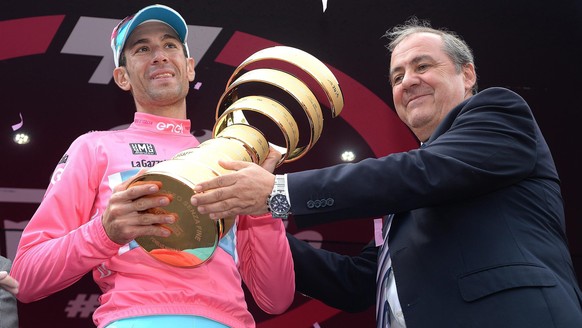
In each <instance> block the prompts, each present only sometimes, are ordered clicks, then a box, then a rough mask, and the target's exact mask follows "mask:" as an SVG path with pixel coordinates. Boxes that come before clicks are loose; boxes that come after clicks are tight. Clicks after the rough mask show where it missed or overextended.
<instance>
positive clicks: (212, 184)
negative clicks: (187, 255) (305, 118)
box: [190, 147, 281, 219]
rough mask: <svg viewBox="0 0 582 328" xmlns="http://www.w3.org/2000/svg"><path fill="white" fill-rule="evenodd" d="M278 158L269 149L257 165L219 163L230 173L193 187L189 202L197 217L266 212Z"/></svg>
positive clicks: (231, 162) (242, 162)
mask: <svg viewBox="0 0 582 328" xmlns="http://www.w3.org/2000/svg"><path fill="white" fill-rule="evenodd" d="M280 159H281V153H279V152H278V151H276V150H275V149H274V148H273V147H271V148H270V151H269V155H268V156H267V158H266V159H265V161H264V162H263V163H262V165H261V166H259V165H257V164H254V163H249V162H244V161H222V160H221V161H219V164H220V165H221V166H222V167H224V168H225V169H227V170H232V171H235V172H233V173H229V174H225V175H221V176H218V177H216V178H213V179H210V180H207V181H202V182H199V183H197V184H196V186H195V187H194V191H195V192H196V193H195V194H194V196H192V198H191V199H190V202H191V203H192V205H193V206H196V207H197V208H198V211H199V212H200V213H201V214H208V215H209V216H210V218H212V219H219V218H224V217H230V216H233V215H240V214H248V215H262V214H265V213H267V211H268V208H267V198H268V197H269V195H270V194H271V191H272V190H273V185H274V184H275V175H274V174H273V173H271V172H273V171H274V170H275V168H276V166H277V163H279V160H280Z"/></svg>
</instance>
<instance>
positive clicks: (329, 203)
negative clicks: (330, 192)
mask: <svg viewBox="0 0 582 328" xmlns="http://www.w3.org/2000/svg"><path fill="white" fill-rule="evenodd" d="M325 203H326V204H327V206H333V198H328V199H327V200H326V201H325Z"/></svg>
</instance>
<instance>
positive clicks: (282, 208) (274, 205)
mask: <svg viewBox="0 0 582 328" xmlns="http://www.w3.org/2000/svg"><path fill="white" fill-rule="evenodd" d="M269 208H270V209H271V213H273V214H286V213H288V212H289V202H288V201H287V197H285V195H283V194H276V195H274V196H273V197H271V199H270V201H269Z"/></svg>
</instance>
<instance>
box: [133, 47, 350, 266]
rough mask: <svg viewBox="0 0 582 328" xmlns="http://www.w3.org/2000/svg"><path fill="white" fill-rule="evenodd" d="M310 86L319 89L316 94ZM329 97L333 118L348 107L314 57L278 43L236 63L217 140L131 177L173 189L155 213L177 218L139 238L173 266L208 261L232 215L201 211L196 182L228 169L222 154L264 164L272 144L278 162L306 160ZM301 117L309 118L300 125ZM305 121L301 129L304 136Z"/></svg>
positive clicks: (162, 191) (224, 98)
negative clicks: (194, 201) (161, 231)
mask: <svg viewBox="0 0 582 328" xmlns="http://www.w3.org/2000/svg"><path fill="white" fill-rule="evenodd" d="M289 71H291V72H289ZM306 80H307V81H306ZM313 89H315V90H316V91H319V93H318V95H317V96H316V94H314V93H313V92H312V90H313ZM326 101H327V102H329V108H330V109H331V113H332V117H336V116H337V115H339V113H340V112H341V110H342V108H343V106H344V101H343V95H342V92H341V89H340V86H339V83H338V81H337V79H336V78H335V76H334V75H333V73H332V72H331V71H330V70H329V68H328V67H327V66H326V65H325V64H323V63H322V62H321V61H319V60H318V59H317V58H315V57H314V56H312V55H310V54H308V53H306V52H304V51H302V50H299V49H296V48H292V47H287V46H275V47H271V48H266V49H263V50H260V51H258V52H256V53H254V54H253V55H251V56H250V57H248V58H247V59H246V60H245V61H243V62H242V63H241V64H240V65H239V66H238V67H237V68H236V69H235V71H234V73H233V74H232V75H231V77H230V79H229V81H228V83H227V87H226V90H225V91H224V93H223V94H222V96H221V98H220V100H219V102H218V106H217V108H216V123H215V125H214V128H213V131H212V138H211V139H209V140H207V141H205V142H203V143H201V144H200V145H198V146H197V147H194V148H189V149H186V150H184V151H181V152H179V153H178V154H176V155H175V156H174V157H172V158H171V159H170V160H167V161H165V162H162V163H158V164H156V165H155V166H153V167H152V168H151V169H149V170H148V171H147V172H146V173H145V174H143V175H141V176H139V177H137V178H135V179H134V180H133V181H132V182H131V183H130V186H131V185H133V184H139V183H144V182H150V183H151V182H156V183H161V188H160V191H159V194H164V195H168V197H169V198H170V200H171V202H170V204H169V205H167V206H164V207H158V208H154V209H151V210H150V212H151V213H156V214H161V213H166V214H172V215H174V216H176V218H177V220H176V222H175V223H173V224H165V225H163V227H164V228H166V229H168V230H170V231H171V234H170V236H169V237H166V238H163V237H156V236H142V237H138V238H136V242H137V243H138V244H139V245H140V246H141V247H142V248H143V249H145V250H146V251H147V252H148V253H149V254H150V255H151V256H153V257H154V258H155V259H157V260H160V261H162V262H164V263H167V264H170V265H173V266H177V267H187V268H194V267H197V266H199V265H201V264H203V263H204V262H205V261H207V260H208V259H209V258H211V257H212V255H213V254H214V251H215V249H216V247H217V245H218V242H219V241H220V239H221V238H222V237H224V236H225V235H226V234H227V233H228V232H229V231H230V229H231V227H232V226H233V225H234V223H235V218H234V217H229V218H222V219H219V220H212V219H210V218H209V217H208V216H206V215H202V214H200V213H199V212H198V211H197V209H196V208H194V207H193V206H192V205H191V204H190V198H191V196H192V195H193V194H194V191H193V187H194V185H195V184H196V183H198V182H201V181H205V180H208V179H211V178H214V177H216V176H219V175H223V174H228V173H229V172H230V171H229V170H226V169H224V168H222V167H221V166H220V165H219V164H218V160H219V159H224V160H238V161H247V162H253V163H256V164H259V165H260V164H262V163H263V161H264V160H265V158H266V157H267V155H268V153H269V146H272V147H274V148H276V149H277V150H278V151H280V152H281V154H282V157H281V161H280V162H279V163H278V166H279V165H281V164H283V163H285V162H290V161H294V160H297V159H299V158H301V157H302V156H303V155H305V154H306V153H307V152H308V151H309V150H310V149H311V148H312V147H313V146H314V144H315V143H316V142H317V140H318V139H319V137H320V136H321V132H322V129H323V115H322V111H321V103H324V102H326ZM298 112H299V114H298ZM301 114H303V115H301ZM297 115H299V116H302V117H303V118H304V119H303V122H304V124H302V125H301V124H298V123H297V121H296V120H295V118H297ZM300 126H301V128H302V130H301V132H304V133H301V134H300ZM267 128H269V129H267ZM273 130H275V131H277V133H273ZM273 134H276V135H273ZM305 135H308V137H305ZM267 136H268V137H267ZM273 140H278V141H279V143H275V141H273Z"/></svg>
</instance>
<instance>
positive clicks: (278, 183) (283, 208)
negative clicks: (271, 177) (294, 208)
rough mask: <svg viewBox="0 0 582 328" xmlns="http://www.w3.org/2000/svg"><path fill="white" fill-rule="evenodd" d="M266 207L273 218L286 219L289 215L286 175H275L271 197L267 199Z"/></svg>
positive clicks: (289, 205) (289, 206)
mask: <svg viewBox="0 0 582 328" xmlns="http://www.w3.org/2000/svg"><path fill="white" fill-rule="evenodd" d="M267 206H268V207H269V212H271V215H272V216H273V218H277V219H286V218H287V217H289V214H291V212H290V211H291V203H290V202H289V195H288V193H287V176H286V175H275V185H274V186H273V191H272V192H271V195H270V196H269V198H268V199H267Z"/></svg>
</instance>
